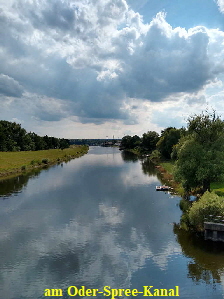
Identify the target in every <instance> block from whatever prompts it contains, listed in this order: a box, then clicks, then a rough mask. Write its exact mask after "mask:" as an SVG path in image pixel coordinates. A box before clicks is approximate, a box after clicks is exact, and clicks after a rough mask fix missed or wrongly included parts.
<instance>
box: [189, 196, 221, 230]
mask: <svg viewBox="0 0 224 299" xmlns="http://www.w3.org/2000/svg"><path fill="white" fill-rule="evenodd" d="M211 215H212V217H211ZM188 216H189V222H190V225H192V226H193V227H194V228H195V229H196V230H198V231H202V230H203V229H204V221H206V220H208V219H209V220H210V221H215V218H216V217H217V216H222V217H223V218H224V197H219V196H218V195H217V194H215V193H214V192H211V193H210V192H208V191H207V192H205V193H204V195H203V196H202V197H201V198H200V199H199V200H198V201H197V202H194V203H193V205H192V207H191V208H190V210H189V214H188Z"/></svg>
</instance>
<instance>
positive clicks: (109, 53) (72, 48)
mask: <svg viewBox="0 0 224 299" xmlns="http://www.w3.org/2000/svg"><path fill="white" fill-rule="evenodd" d="M0 34H1V39H0V40H1V43H0V61H1V63H0V119H4V120H8V121H16V122H18V123H20V124H21V125H22V127H24V128H25V129H26V130H27V131H34V132H36V133H37V134H39V135H45V134H47V135H50V136H55V137H66V138H105V137H106V136H109V137H110V138H112V137H113V135H114V137H115V138H118V137H119V138H122V137H123V136H124V135H127V134H130V135H134V134H137V135H140V136H141V135H142V134H143V133H144V132H146V131H148V130H155V131H157V132H160V130H161V129H164V128H166V127H168V126H175V127H181V126H185V125H186V119H187V117H188V116H189V115H192V114H194V113H200V112H201V111H202V110H205V109H206V108H208V109H215V110H216V111H217V113H218V114H219V115H220V116H221V117H223V118H224V104H223V98H224V89H223V81H224V0H172V1H171V0H0Z"/></svg>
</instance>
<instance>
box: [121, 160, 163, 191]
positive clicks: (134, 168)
mask: <svg viewBox="0 0 224 299" xmlns="http://www.w3.org/2000/svg"><path fill="white" fill-rule="evenodd" d="M141 168H142V167H141V164H140V163H138V164H137V163H136V164H134V165H131V171H129V172H128V173H127V172H124V173H122V174H121V179H122V181H123V184H124V185H125V186H130V187H134V186H137V185H147V184H154V183H159V180H158V179H157V176H148V175H144V176H143V175H142V173H141Z"/></svg>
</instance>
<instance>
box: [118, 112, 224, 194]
mask: <svg viewBox="0 0 224 299" xmlns="http://www.w3.org/2000/svg"><path fill="white" fill-rule="evenodd" d="M121 149H135V150H137V151H138V152H139V153H143V154H146V153H148V154H150V155H151V157H152V158H157V159H159V158H162V159H171V160H173V161H174V162H175V163H174V164H175V171H174V177H175V179H176V180H177V181H179V182H181V183H182V185H183V187H184V189H185V191H186V192H190V191H192V190H195V189H201V192H202V193H204V192H205V191H206V190H208V191H210V184H211V182H217V181H223V180H224V122H223V121H222V120H221V119H220V117H219V116H217V115H216V113H215V111H213V112H212V113H209V112H202V113H201V114H199V115H193V116H190V117H189V118H188V121H187V128H180V129H176V128H174V127H169V128H166V129H165V130H163V131H162V132H161V134H160V135H159V134H158V133H157V132H155V131H148V132H147V133H144V134H143V135H142V137H141V138H140V137H139V136H137V135H135V136H124V137H123V138H122V141H121Z"/></svg>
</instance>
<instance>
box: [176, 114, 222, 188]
mask: <svg viewBox="0 0 224 299" xmlns="http://www.w3.org/2000/svg"><path fill="white" fill-rule="evenodd" d="M176 150H177V161H176V172H175V177H176V179H178V180H180V181H181V182H182V184H183V186H184V188H185V190H186V191H190V190H191V189H193V188H198V187H199V188H202V191H203V192H205V191H206V190H210V184H211V182H214V181H218V180H220V179H222V178H223V175H224V122H223V121H222V120H221V119H220V117H219V116H217V115H216V113H215V112H213V113H211V114H209V113H208V112H205V113H201V114H200V115H194V116H192V117H190V118H189V119H188V131H187V135H186V136H185V137H183V138H181V139H180V141H179V143H178V145H177V147H176Z"/></svg>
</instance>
